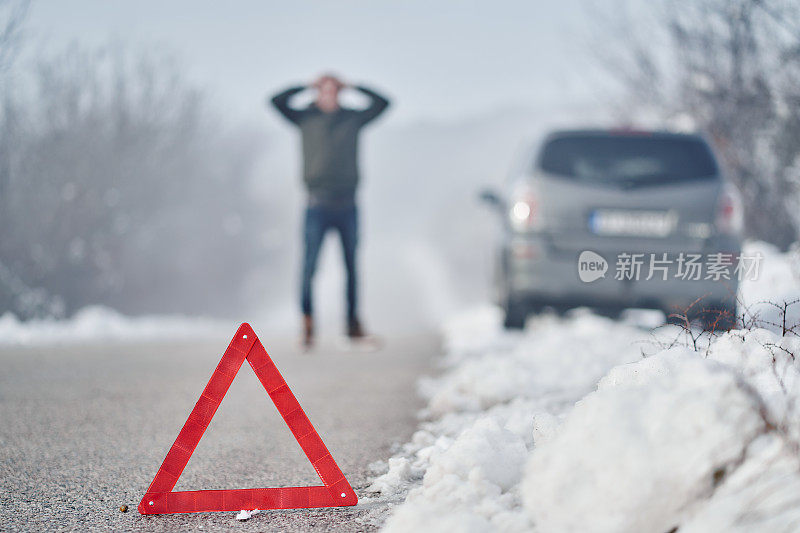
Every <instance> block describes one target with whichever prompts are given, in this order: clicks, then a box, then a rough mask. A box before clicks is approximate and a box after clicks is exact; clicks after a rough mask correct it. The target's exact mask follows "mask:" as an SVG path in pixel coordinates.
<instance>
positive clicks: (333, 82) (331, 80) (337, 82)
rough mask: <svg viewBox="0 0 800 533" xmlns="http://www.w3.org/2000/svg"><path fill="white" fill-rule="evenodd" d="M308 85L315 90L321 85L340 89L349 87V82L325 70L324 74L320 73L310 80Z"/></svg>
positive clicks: (321, 86) (320, 87)
mask: <svg viewBox="0 0 800 533" xmlns="http://www.w3.org/2000/svg"><path fill="white" fill-rule="evenodd" d="M309 87H310V88H312V89H317V90H320V89H322V88H323V87H328V88H331V89H334V88H335V90H337V91H340V90H342V89H347V88H349V87H350V84H349V83H346V82H344V81H343V80H342V79H341V78H339V77H338V76H336V75H335V74H332V73H330V72H326V73H324V74H320V75H319V76H317V78H316V79H315V80H314V81H312V82H311V84H310V85H309Z"/></svg>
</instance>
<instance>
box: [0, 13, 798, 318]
mask: <svg viewBox="0 0 800 533" xmlns="http://www.w3.org/2000/svg"><path fill="white" fill-rule="evenodd" d="M0 32H2V33H1V34H0V62H2V65H1V66H0V68H2V70H0V87H1V88H2V115H1V116H0V132H2V137H0V228H2V229H1V230H0V231H1V232H2V233H1V237H0V313H2V312H5V311H11V312H13V313H15V314H16V315H18V316H20V317H22V318H30V317H36V316H51V315H52V316H64V315H69V314H71V313H73V312H74V311H75V310H77V309H80V308H81V307H83V306H86V305H90V304H103V305H108V306H111V307H113V308H115V309H117V310H120V311H122V312H125V313H137V314H138V313H166V312H169V313H172V312H180V313H186V314H192V315H195V314H203V315H211V316H223V317H232V318H237V319H241V320H250V321H253V322H255V321H257V320H262V321H264V322H266V321H269V322H270V323H271V324H273V325H279V326H286V327H292V328H293V327H295V324H296V322H297V320H298V318H299V311H298V310H297V307H298V306H297V304H296V299H297V296H296V293H297V287H298V284H299V259H300V239H299V235H300V216H301V213H302V208H303V201H304V198H303V190H302V187H301V181H300V168H299V162H300V154H299V136H298V134H297V132H296V131H294V129H293V128H292V127H290V126H289V125H288V124H287V123H285V122H284V121H283V120H282V119H281V118H280V117H279V116H278V114H277V113H276V112H275V111H274V110H272V109H270V108H267V107H266V106H265V99H266V97H267V96H270V95H272V94H273V93H275V92H276V91H278V90H280V89H282V88H284V87H285V86H287V85H291V84H296V83H305V82H309V81H310V80H311V79H312V78H313V77H314V76H316V75H317V74H318V73H320V72H322V71H329V70H332V71H334V72H336V73H338V74H340V75H341V76H342V78H343V79H345V80H346V81H352V82H358V83H363V84H365V85H368V86H372V87H375V88H376V89H377V90H379V91H381V92H383V93H385V94H387V95H388V96H389V97H390V98H391V99H392V107H391V108H390V110H389V112H387V113H386V114H385V115H384V116H382V117H381V118H380V119H379V120H378V121H376V122H375V123H374V124H372V125H371V126H369V127H368V128H367V129H365V130H364V132H363V134H362V139H361V163H362V168H361V170H362V186H361V192H360V209H361V220H362V227H361V243H362V247H361V249H360V253H361V256H360V268H361V275H362V281H363V288H362V290H361V294H362V298H363V300H362V314H363V318H364V320H365V322H366V323H367V325H368V327H370V328H372V329H376V330H379V331H386V330H391V329H406V328H407V329H411V328H419V327H423V326H431V325H434V324H436V323H438V321H439V320H440V319H441V318H442V317H443V316H444V315H446V314H448V313H450V312H451V311H452V310H454V309H456V308H458V307H459V306H462V305H464V304H468V303H471V302H476V301H485V300H486V299H487V298H489V287H490V279H491V269H492V256H493V252H494V250H493V248H492V246H493V236H494V235H495V232H497V231H499V227H500V226H499V221H498V220H497V216H496V214H494V213H491V212H489V211H488V210H486V209H484V208H482V207H481V206H480V205H479V204H478V203H477V201H476V197H477V193H478V191H479V190H480V189H481V188H482V187H484V186H486V185H499V184H502V183H503V182H504V181H505V180H506V179H507V176H508V173H509V169H511V168H512V166H513V165H512V163H513V162H514V161H515V160H520V158H522V159H523V160H524V157H525V155H526V154H529V153H530V149H531V148H532V147H533V145H534V142H535V141H536V140H537V138H538V137H539V136H540V135H541V134H543V133H544V132H545V131H547V130H548V129H550V128H553V127H565V126H569V127H585V126H597V125H601V126H602V125H611V124H633V125H640V126H645V127H655V126H659V127H669V128H672V129H676V128H677V129H700V130H702V131H704V132H706V133H708V134H709V135H710V136H711V137H712V138H713V139H714V141H715V142H716V144H717V147H718V149H719V150H720V153H721V155H722V156H723V159H724V161H725V162H726V163H727V165H728V167H729V172H730V175H731V178H732V179H733V181H734V182H735V183H736V184H737V185H738V186H739V188H740V189H742V192H743V194H744V196H745V198H746V200H747V203H746V210H747V220H748V231H749V234H750V236H751V237H757V238H761V239H764V240H768V241H770V242H774V243H776V244H778V245H780V246H781V247H787V246H789V245H790V244H791V243H792V242H793V241H794V240H796V231H797V227H798V225H800V220H798V215H797V213H798V210H797V209H796V207H797V181H798V176H800V171H799V170H798V169H800V165H799V164H798V162H800V160H799V159H798V150H800V142H798V140H800V83H798V82H799V81H800V80H799V79H798V78H800V47H799V46H798V36H800V9H799V8H798V7H796V6H794V5H793V4H792V3H790V2H788V1H767V2H763V1H756V0H735V1H730V2H728V1H723V0H697V1H696V2H692V3H687V2H680V3H679V2H669V1H661V2H653V3H648V2H587V1H578V0H570V1H566V2H560V3H558V4H548V5H543V4H541V3H534V2H522V1H520V2H511V1H503V2H493V3H479V2H459V1H443V2H437V3H435V5H433V6H432V5H431V3H430V2H425V3H423V2H421V1H416V0H415V1H410V2H403V3H398V4H388V3H377V2H369V1H366V0H364V1H343V2H336V3H330V2H322V1H315V2H291V3H277V2H275V3H273V2H257V1H239V2H232V3H226V4H225V5H222V4H221V3H218V2H211V1H202V2H197V1H194V2H189V1H174V2H169V3H166V4H165V3H161V2H155V1H141V2H113V3H112V2H104V1H100V0H94V1H88V0H85V1H81V2H70V3H65V2H57V1H55V0H51V1H39V2H32V3H30V4H28V3H26V2H20V1H17V0H0ZM352 103H353V105H358V104H359V103H360V102H359V101H358V99H356V98H354V99H353V101H352ZM340 263H341V261H340V250H339V243H338V241H336V240H335V239H334V237H329V238H328V240H327V241H326V245H325V247H324V249H323V253H322V257H321V263H320V268H319V270H318V274H317V285H316V287H317V291H316V295H315V296H316V300H317V307H318V309H319V311H320V313H319V314H320V318H321V320H322V322H323V323H324V324H330V325H332V327H340V326H341V323H342V322H343V315H344V299H343V291H344V279H343V277H344V274H343V269H342V267H341V265H340ZM254 317H255V318H254Z"/></svg>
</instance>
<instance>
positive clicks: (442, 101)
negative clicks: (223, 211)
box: [28, 0, 595, 121]
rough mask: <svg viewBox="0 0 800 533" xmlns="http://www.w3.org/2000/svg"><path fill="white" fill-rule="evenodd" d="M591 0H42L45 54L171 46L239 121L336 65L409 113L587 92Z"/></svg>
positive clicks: (33, 25) (559, 99)
mask: <svg viewBox="0 0 800 533" xmlns="http://www.w3.org/2000/svg"><path fill="white" fill-rule="evenodd" d="M582 4H583V2H582V1H581V0H560V1H559V2H536V1H530V0H519V1H492V2H488V1H484V2H476V1H466V0H445V1H433V0H403V1H395V2H388V1H378V0H336V1H331V0H317V1H288V2H287V1H280V2H272V1H264V0H234V1H226V2H221V1H219V0H169V1H166V2H165V1H163V0H136V1H131V0H127V1H124V0H115V1H109V0H74V1H69V2H65V1H63V0H38V1H35V2H34V5H33V8H32V11H31V14H30V18H29V20H28V37H29V39H30V40H31V41H32V42H34V43H37V45H38V46H37V48H39V46H41V45H44V47H45V49H49V50H54V51H55V50H59V49H61V48H63V47H64V46H66V45H67V44H69V43H70V42H73V41H77V42H79V43H84V44H89V45H95V44H104V43H107V42H109V40H110V39H116V40H119V41H121V42H123V43H127V44H130V45H133V46H134V47H137V46H142V47H151V48H152V47H153V46H158V47H161V46H163V47H164V48H165V49H167V50H170V51H172V52H173V53H174V54H175V55H176V56H177V58H178V59H179V60H180V63H181V65H182V68H183V69H184V70H185V73H186V75H187V76H188V77H189V78H190V79H191V80H192V81H194V82H196V83H198V84H200V85H202V86H203V87H206V88H207V89H208V91H209V92H210V93H211V95H212V96H213V100H215V101H216V103H217V104H218V105H219V106H220V107H222V108H223V109H225V110H226V111H228V112H229V113H231V114H232V115H233V116H245V117H246V116H254V114H259V113H262V112H263V107H262V105H263V98H264V95H265V94H266V93H267V92H271V91H274V90H276V89H279V88H281V87H282V86H284V85H286V84H288V83H293V82H298V81H300V82H302V81H306V80H308V79H309V78H310V77H312V76H313V75H314V74H316V73H318V72H319V71H321V70H328V69H332V70H334V71H336V72H339V73H341V75H342V76H343V77H344V78H346V79H347V80H352V81H358V82H364V83H365V84H367V83H368V84H370V85H373V86H375V87H376V88H379V89H383V90H385V91H386V92H387V93H388V94H389V95H390V96H393V97H394V100H395V108H394V117H395V119H396V120H397V119H399V120H401V121H407V120H417V119H424V118H435V119H440V118H444V119H448V118H454V117H458V116H464V115H469V114H475V113H481V112H485V111H490V110H493V109H499V108H504V107H515V106H537V107H538V106H541V105H549V104H550V103H556V104H557V103H563V102H564V101H570V100H585V99H586V98H589V97H590V96H591V95H592V94H593V93H594V92H595V91H594V88H593V87H592V83H591V82H590V81H589V79H590V77H589V76H587V75H586V73H585V72H586V68H587V65H589V58H588V56H590V54H588V53H587V52H588V46H589V45H588V43H587V40H586V38H585V37H586V33H587V31H588V24H589V22H588V19H589V17H587V14H586V9H585V8H584V7H583V5H582Z"/></svg>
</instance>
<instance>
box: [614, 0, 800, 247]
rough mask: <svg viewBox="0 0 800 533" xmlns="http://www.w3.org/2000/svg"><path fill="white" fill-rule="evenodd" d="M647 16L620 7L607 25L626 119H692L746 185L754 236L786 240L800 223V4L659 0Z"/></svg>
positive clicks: (777, 0) (763, 0) (766, 0)
mask: <svg viewBox="0 0 800 533" xmlns="http://www.w3.org/2000/svg"><path fill="white" fill-rule="evenodd" d="M626 13H628V16H625V14H626ZM647 15H649V17H648V16H647ZM647 15H642V14H641V13H639V14H637V15H636V16H635V17H634V16H631V15H630V14H629V11H627V10H625V9H619V10H617V12H616V13H615V17H614V19H613V22H612V23H610V24H607V25H606V28H605V29H606V30H607V32H610V33H613V35H614V36H615V37H614V38H613V39H611V44H608V43H609V40H608V36H607V34H606V38H605V41H604V44H605V45H604V46H603V47H602V56H601V58H602V64H603V65H604V66H605V68H606V69H607V70H608V72H610V73H611V74H612V76H614V77H615V78H616V79H617V80H618V81H619V82H620V83H622V85H623V87H624V88H625V94H626V98H625V106H624V107H620V111H621V112H620V116H621V117H622V118H623V119H625V120H636V118H637V115H640V114H643V113H644V114H649V115H655V116H657V117H659V118H660V119H661V120H663V121H670V120H675V119H676V118H678V117H690V118H691V120H692V121H693V122H694V123H695V124H696V126H697V127H698V128H699V129H701V130H703V131H705V132H706V133H708V134H709V135H710V136H711V137H712V138H713V140H714V141H715V143H716V145H717V148H718V150H719V151H720V153H721V155H722V157H723V160H724V162H725V163H726V166H727V168H728V171H729V175H730V177H731V178H732V179H733V181H734V182H735V184H736V185H737V186H738V188H739V189H740V190H741V191H742V193H743V196H744V198H745V217H746V222H747V231H748V233H749V235H750V236H752V237H756V238H760V239H763V240H766V241H768V242H773V243H775V244H778V245H780V246H782V247H787V246H788V245H789V244H790V243H792V242H793V241H795V240H796V239H797V236H798V228H800V215H798V202H799V199H798V184H799V183H800V180H798V178H799V177H800V170H799V169H800V6H798V5H797V4H796V3H794V2H791V1H788V0H696V1H694V2H681V1H678V0H660V1H659V2H655V3H653V8H652V11H650V12H649V13H648V14H647ZM632 102H633V103H635V105H631V103H632Z"/></svg>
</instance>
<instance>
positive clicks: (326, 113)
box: [272, 74, 389, 349]
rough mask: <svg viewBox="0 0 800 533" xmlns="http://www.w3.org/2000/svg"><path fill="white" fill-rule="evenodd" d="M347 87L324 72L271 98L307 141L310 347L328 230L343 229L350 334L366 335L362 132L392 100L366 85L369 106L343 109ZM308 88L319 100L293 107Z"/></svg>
mask: <svg viewBox="0 0 800 533" xmlns="http://www.w3.org/2000/svg"><path fill="white" fill-rule="evenodd" d="M345 88H349V86H348V85H346V84H345V83H343V82H342V81H341V80H339V79H338V78H337V77H336V76H334V75H332V74H324V75H322V76H320V77H319V78H318V79H317V80H316V81H315V82H314V83H312V84H311V86H310V87H306V86H297V87H291V88H289V89H286V90H285V91H283V92H281V93H279V94H277V95H275V96H274V97H273V98H272V104H273V105H274V106H275V107H276V108H277V109H278V111H280V112H281V114H282V115H283V116H284V117H286V119H288V120H289V121H290V122H292V123H293V124H295V125H296V126H297V127H298V128H300V133H301V135H302V142H303V182H304V183H305V186H306V190H307V191H308V203H307V207H306V213H305V223H304V229H303V234H304V239H305V248H304V254H303V278H302V285H301V306H302V310H303V339H302V343H303V346H304V348H306V349H309V348H311V347H312V346H313V343H314V318H313V316H314V314H313V306H312V295H311V294H312V291H311V288H312V282H313V279H314V271H315V270H316V267H317V257H318V256H319V250H320V247H321V246H322V241H323V238H324V237H325V233H326V232H327V231H328V230H329V229H333V230H336V231H337V232H338V233H339V237H340V238H341V241H342V249H343V251H344V262H345V267H346V268H347V335H348V337H349V338H350V339H351V340H355V341H358V340H363V339H365V338H366V334H365V333H364V329H363V327H362V325H361V322H360V320H359V317H358V290H357V288H358V287H357V286H358V280H357V276H356V247H357V244H358V211H357V209H356V189H357V187H358V182H359V172H358V134H359V132H360V131H361V128H362V127H364V126H365V125H366V124H368V123H369V122H370V121H372V120H373V119H375V118H376V117H377V116H378V115H380V114H381V113H383V111H384V110H385V109H386V108H387V107H388V106H389V101H388V100H387V99H386V98H384V97H383V96H381V95H379V94H378V93H376V92H374V91H372V90H370V89H367V88H366V87H362V86H353V87H352V88H353V89H356V90H358V91H360V92H362V93H363V94H365V95H367V96H368V97H369V98H370V100H371V102H370V104H369V106H368V107H367V108H366V109H363V110H357V109H348V108H345V107H341V106H340V105H339V93H340V92H341V91H342V89H345ZM306 89H314V90H316V99H315V101H314V102H313V103H312V104H310V105H309V106H308V107H306V108H304V109H295V108H293V107H291V106H290V105H289V101H290V100H291V98H292V96H294V95H295V94H297V93H299V92H301V91H304V90H306Z"/></svg>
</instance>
